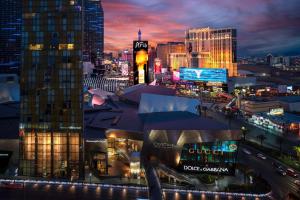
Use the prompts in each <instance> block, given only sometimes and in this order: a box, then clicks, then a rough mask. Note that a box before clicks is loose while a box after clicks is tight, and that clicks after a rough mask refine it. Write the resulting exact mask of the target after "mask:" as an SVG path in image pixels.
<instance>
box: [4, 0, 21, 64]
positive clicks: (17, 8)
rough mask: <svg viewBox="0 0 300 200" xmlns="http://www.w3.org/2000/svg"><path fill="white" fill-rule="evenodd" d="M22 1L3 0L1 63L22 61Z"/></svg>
mask: <svg viewBox="0 0 300 200" xmlns="http://www.w3.org/2000/svg"><path fill="white" fill-rule="evenodd" d="M21 6H22V1H20V0H1V4H0V63H9V62H20V59H21V58H20V54H21V24H22V21H21V19H22V9H21Z"/></svg>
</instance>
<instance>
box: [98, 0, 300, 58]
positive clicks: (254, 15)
mask: <svg viewBox="0 0 300 200" xmlns="http://www.w3.org/2000/svg"><path fill="white" fill-rule="evenodd" d="M102 4H103V7H104V14H105V49H106V51H116V50H121V49H126V48H130V47H131V44H132V41H133V40H134V39H136V38H137V32H138V29H139V28H140V29H141V30H142V32H143V38H144V39H146V40H149V41H150V43H151V44H156V43H159V42H167V41H183V40H184V31H185V30H186V29H187V28H189V27H207V26H209V27H212V28H214V27H216V28H222V27H232V28H237V30H238V52H239V55H246V54H247V55H248V54H249V55H254V54H261V53H265V52H272V53H279V52H280V53H282V54H285V53H288V52H297V51H298V53H300V42H299V31H300V12H299V10H300V4H299V2H298V0H243V1H240V0H222V1H220V0H188V1H182V0H151V1H149V0H103V2H102ZM283 43H284V44H283ZM291 49H293V50H291ZM297 49H298V50H297Z"/></svg>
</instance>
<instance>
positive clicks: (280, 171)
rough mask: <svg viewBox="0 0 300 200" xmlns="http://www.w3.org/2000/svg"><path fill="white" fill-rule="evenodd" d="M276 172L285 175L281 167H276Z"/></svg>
mask: <svg viewBox="0 0 300 200" xmlns="http://www.w3.org/2000/svg"><path fill="white" fill-rule="evenodd" d="M276 172H277V173H278V174H280V175H281V176H285V175H286V172H285V171H284V170H283V169H282V168H277V169H276Z"/></svg>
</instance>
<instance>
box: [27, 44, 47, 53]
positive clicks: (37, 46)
mask: <svg viewBox="0 0 300 200" xmlns="http://www.w3.org/2000/svg"><path fill="white" fill-rule="evenodd" d="M43 48H44V45H43V44H30V45H29V49H30V50H33V51H40V50H43Z"/></svg>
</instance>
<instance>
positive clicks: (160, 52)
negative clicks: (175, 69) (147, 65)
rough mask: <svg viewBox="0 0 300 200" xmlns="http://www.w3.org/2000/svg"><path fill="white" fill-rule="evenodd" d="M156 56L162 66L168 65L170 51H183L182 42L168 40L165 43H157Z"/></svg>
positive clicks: (166, 66)
mask: <svg viewBox="0 0 300 200" xmlns="http://www.w3.org/2000/svg"><path fill="white" fill-rule="evenodd" d="M156 52H157V57H158V58H159V59H161V62H162V67H163V68H168V67H170V63H169V61H170V58H169V55H170V53H185V52H186V51H185V45H184V42H168V43H166V44H157V47H156Z"/></svg>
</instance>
